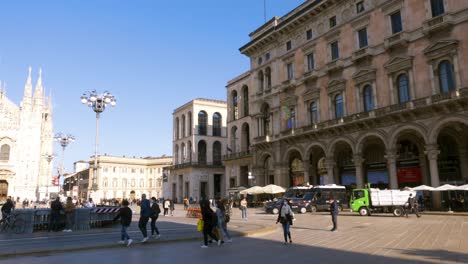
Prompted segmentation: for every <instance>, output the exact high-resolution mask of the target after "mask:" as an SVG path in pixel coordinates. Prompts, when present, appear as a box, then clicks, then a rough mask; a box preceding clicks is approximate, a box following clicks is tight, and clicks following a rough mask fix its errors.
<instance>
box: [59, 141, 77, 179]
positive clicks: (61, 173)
mask: <svg viewBox="0 0 468 264" xmlns="http://www.w3.org/2000/svg"><path fill="white" fill-rule="evenodd" d="M54 139H55V141H57V142H59V143H60V146H62V160H61V161H60V170H59V180H60V177H63V162H64V159H65V148H66V147H67V146H68V144H70V143H71V142H75V137H73V136H72V135H70V134H64V133H57V134H56V135H55V137H54Z"/></svg>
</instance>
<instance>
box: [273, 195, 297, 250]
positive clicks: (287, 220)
mask: <svg viewBox="0 0 468 264" xmlns="http://www.w3.org/2000/svg"><path fill="white" fill-rule="evenodd" d="M293 218H294V213H293V212H292V210H291V207H290V206H289V202H288V200H283V204H282V205H281V207H280V211H279V213H278V219H277V220H276V223H277V224H278V223H281V225H282V226H283V233H284V244H285V245H286V244H288V237H289V243H292V240H291V231H290V230H289V227H290V226H292V224H293Z"/></svg>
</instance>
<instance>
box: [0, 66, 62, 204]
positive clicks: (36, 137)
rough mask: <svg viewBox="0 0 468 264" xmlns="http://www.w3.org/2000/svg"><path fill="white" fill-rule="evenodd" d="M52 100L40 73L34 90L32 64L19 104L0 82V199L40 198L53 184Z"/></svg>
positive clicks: (43, 196) (42, 197)
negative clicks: (10, 197)
mask: <svg viewBox="0 0 468 264" xmlns="http://www.w3.org/2000/svg"><path fill="white" fill-rule="evenodd" d="M53 135H54V134H53V125H52V102H51V98H50V97H49V98H47V97H46V96H45V94H44V88H43V87H42V73H41V70H39V77H38V79H37V82H36V86H35V89H34V91H33V85H32V79H31V68H29V75H28V78H27V80H26V85H25V87H24V96H23V99H22V102H21V104H20V105H19V106H18V105H16V104H15V103H13V102H12V101H11V100H10V99H8V98H7V97H6V93H5V89H4V88H1V86H0V201H2V200H5V199H6V197H7V196H12V197H13V198H14V199H17V198H19V199H20V200H21V201H22V200H23V199H28V200H33V201H36V200H42V199H44V198H45V196H46V193H50V190H51V189H49V191H47V188H49V187H50V186H51V184H52V169H53V162H50V160H49V161H48V160H47V159H46V156H47V154H52V153H53Z"/></svg>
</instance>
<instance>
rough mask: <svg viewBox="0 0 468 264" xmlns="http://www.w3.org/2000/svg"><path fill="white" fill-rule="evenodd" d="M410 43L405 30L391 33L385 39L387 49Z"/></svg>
mask: <svg viewBox="0 0 468 264" xmlns="http://www.w3.org/2000/svg"><path fill="white" fill-rule="evenodd" d="M407 45H408V34H407V33H406V32H404V31H402V32H398V33H396V34H393V35H391V36H390V37H388V38H386V39H385V40H384V47H385V49H393V48H399V47H404V46H407Z"/></svg>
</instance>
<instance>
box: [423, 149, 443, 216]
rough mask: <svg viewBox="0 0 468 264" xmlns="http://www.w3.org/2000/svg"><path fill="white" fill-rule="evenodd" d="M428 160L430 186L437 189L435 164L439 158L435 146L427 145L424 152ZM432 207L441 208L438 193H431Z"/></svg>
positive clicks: (437, 171)
mask: <svg viewBox="0 0 468 264" xmlns="http://www.w3.org/2000/svg"><path fill="white" fill-rule="evenodd" d="M424 153H425V154H426V155H427V159H428V160H429V169H430V173H431V186H432V187H438V186H439V185H440V180H439V166H438V163H437V157H438V156H439V153H440V150H439V147H438V146H437V144H432V145H427V146H426V151H425V152H424ZM432 207H433V208H434V209H440V208H441V194H440V192H432Z"/></svg>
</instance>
